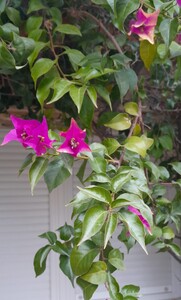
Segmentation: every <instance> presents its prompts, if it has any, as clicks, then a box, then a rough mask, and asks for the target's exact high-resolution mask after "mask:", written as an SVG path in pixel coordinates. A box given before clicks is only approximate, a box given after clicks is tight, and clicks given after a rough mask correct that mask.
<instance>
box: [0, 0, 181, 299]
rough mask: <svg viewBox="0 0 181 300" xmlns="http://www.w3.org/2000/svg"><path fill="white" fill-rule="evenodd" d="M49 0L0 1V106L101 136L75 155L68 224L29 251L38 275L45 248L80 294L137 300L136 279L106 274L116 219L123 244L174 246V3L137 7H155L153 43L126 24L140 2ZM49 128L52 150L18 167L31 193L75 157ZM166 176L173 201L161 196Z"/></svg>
mask: <svg viewBox="0 0 181 300" xmlns="http://www.w3.org/2000/svg"><path fill="white" fill-rule="evenodd" d="M50 2H51V1H47V0H42V1H33V0H31V1H28V7H26V6H25V5H24V4H23V1H21V0H20V1H19V3H21V6H19V5H18V4H16V1H4V0H2V1H1V3H0V37H1V42H0V74H1V79H2V80H1V82H2V92H1V97H0V111H1V112H3V113H7V109H8V108H9V109H10V113H11V108H12V107H14V106H16V107H17V108H18V109H19V108H26V109H27V115H26V119H27V118H35V119H42V115H43V114H44V115H46V117H47V119H48V123H49V126H50V127H51V128H52V129H53V130H57V129H58V130H61V131H66V130H67V128H68V126H69V123H70V119H71V118H72V117H73V118H74V119H76V120H77V122H78V124H79V126H80V127H81V129H82V130H83V129H84V128H85V129H86V130H87V140H86V143H89V140H91V139H92V137H91V136H92V135H97V136H98V137H99V139H100V142H95V143H92V144H90V143H89V147H90V152H84V153H81V151H80V153H78V155H77V156H75V157H76V160H80V161H81V162H82V163H81V165H80V168H79V170H78V172H77V177H78V178H79V179H80V182H81V184H82V185H83V186H81V187H79V188H78V189H79V191H78V192H77V194H76V195H75V196H74V199H73V200H72V201H71V202H70V206H71V208H72V226H71V225H68V224H65V225H64V226H61V227H60V228H59V229H58V230H57V232H56V233H54V232H50V231H48V232H46V233H43V234H41V235H40V237H41V238H43V239H46V243H47V244H46V245H45V246H44V247H42V248H41V249H40V250H38V252H37V253H36V255H35V258H34V268H35V273H36V276H39V275H40V274H42V273H43V272H44V271H45V269H46V261H47V257H48V255H49V253H50V252H51V251H53V252H55V253H56V254H57V255H59V267H60V269H61V271H62V272H63V273H64V274H65V276H67V277H68V278H69V280H70V281H71V283H72V285H73V286H74V282H75V281H76V283H77V284H78V285H79V286H80V287H81V289H82V291H83V296H84V299H85V300H89V299H91V298H92V296H93V294H94V292H95V291H96V289H97V288H98V285H99V284H105V286H106V287H107V289H108V293H109V296H110V299H111V300H129V299H130V300H131V299H132V300H137V299H138V297H139V287H137V286H134V285H126V286H124V287H122V288H121V287H119V284H118V282H117V281H116V279H115V278H114V276H113V273H114V271H116V270H123V269H124V254H125V253H122V252H121V251H120V250H119V248H114V247H113V245H112V237H114V239H115V238H116V232H117V229H118V228H119V235H118V237H117V239H118V241H119V242H120V244H122V243H124V245H125V246H126V248H127V250H128V252H129V251H130V249H131V248H132V247H134V245H135V243H136V242H138V243H139V244H140V246H141V247H142V248H143V250H144V251H145V252H146V253H147V249H146V245H147V244H152V245H153V246H155V247H156V249H157V250H158V251H159V252H164V251H169V252H170V253H172V254H173V255H174V256H175V255H176V256H180V255H181V251H180V248H179V246H178V245H177V243H176V241H175V232H176V231H178V232H179V230H180V225H181V207H180V196H181V192H180V188H181V179H180V175H181V162H180V153H181V147H180V136H181V125H180V119H179V113H180V109H181V106H180V91H181V80H180V78H181V45H180V39H179V38H180V33H179V31H180V17H179V13H180V12H179V7H178V5H172V4H173V1H167V2H165V1H163V0H160V1H156V0H155V1H154V0H153V1H150V0H148V1H143V2H144V3H143V6H142V8H143V10H144V11H145V12H147V13H152V12H153V11H155V10H158V9H159V10H160V13H159V17H158V22H157V24H156V27H155V30H154V32H155V37H154V44H151V43H150V42H149V41H148V40H147V39H143V40H140V41H139V37H138V35H134V34H130V33H129V31H130V20H133V19H135V18H136V14H137V10H138V8H139V6H140V1H137V0H134V1H129V0H123V1H117V0H114V1H113V0H93V1H83V0H82V1H78V2H76V1H71V0H70V1H53V3H51V4H50ZM142 29H143V28H142ZM82 130H80V135H81V138H80V140H79V141H78V143H77V141H76V138H75V137H76V130H75V132H73V136H72V139H70V140H69V141H68V142H67V147H70V148H71V149H74V147H75V148H76V147H77V146H79V145H80V144H81V142H82V140H83V138H82V136H83V135H84V131H82ZM24 133H26V132H23V133H22V134H20V136H19V137H18V138H19V139H23V137H24ZM74 135H75V136H74ZM49 136H50V137H51V138H52V139H53V146H52V148H51V149H48V150H47V152H46V153H45V154H43V155H42V156H38V157H37V156H36V155H35V154H33V153H30V154H28V156H27V157H26V158H25V160H24V162H23V164H22V166H21V167H20V170H19V174H21V173H22V172H23V171H24V170H25V169H26V168H29V179H30V185H31V191H32V193H33V191H34V188H35V186H36V184H38V181H39V180H40V179H41V178H42V177H44V180H45V183H46V184H47V187H48V190H49V192H51V191H52V190H53V189H55V188H57V187H58V186H59V185H61V184H62V183H63V182H64V181H65V180H66V179H67V178H69V176H71V174H72V168H73V164H74V157H73V156H71V155H70V154H68V153H61V152H59V149H58V148H59V146H60V145H62V139H60V137H59V134H58V133H57V132H54V131H50V132H49ZM41 138H42V137H41V136H40V141H39V142H41ZM23 146H24V147H26V144H23ZM57 150H58V151H57ZM64 150H65V149H64ZM87 167H88V168H89V169H88V170H90V172H89V174H88V175H87V172H85V171H86V170H87V169H86V168H87ZM85 174H86V176H87V177H86V178H85ZM84 185H85V186H84ZM170 186H171V187H172V188H173V189H174V191H175V194H174V196H173V199H172V198H171V197H169V199H167V197H168V195H167V193H166V192H167V189H166V188H167V187H170ZM153 213H154V214H153ZM150 233H151V234H152V235H150ZM123 276H124V275H123Z"/></svg>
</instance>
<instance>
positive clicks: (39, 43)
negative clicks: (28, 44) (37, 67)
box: [28, 41, 47, 68]
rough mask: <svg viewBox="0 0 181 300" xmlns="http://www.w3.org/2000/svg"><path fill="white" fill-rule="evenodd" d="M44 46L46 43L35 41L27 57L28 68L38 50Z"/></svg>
mask: <svg viewBox="0 0 181 300" xmlns="http://www.w3.org/2000/svg"><path fill="white" fill-rule="evenodd" d="M45 47H47V43H44V42H37V41H36V43H35V48H34V51H33V52H32V53H31V55H30V56H29V57H28V62H29V65H30V68H31V67H32V65H33V63H34V61H35V59H36V58H37V56H38V55H39V53H40V51H41V50H42V49H43V48H45Z"/></svg>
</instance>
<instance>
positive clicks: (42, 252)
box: [34, 245, 51, 276]
mask: <svg viewBox="0 0 181 300" xmlns="http://www.w3.org/2000/svg"><path fill="white" fill-rule="evenodd" d="M50 250H51V246H50V245H46V246H44V247H42V248H41V249H39V250H38V251H37V253H36V254H35V257H34V269H35V274H36V276H39V275H41V274H42V273H43V272H44V271H45V269H46V260H47V256H48V254H49V252H50Z"/></svg>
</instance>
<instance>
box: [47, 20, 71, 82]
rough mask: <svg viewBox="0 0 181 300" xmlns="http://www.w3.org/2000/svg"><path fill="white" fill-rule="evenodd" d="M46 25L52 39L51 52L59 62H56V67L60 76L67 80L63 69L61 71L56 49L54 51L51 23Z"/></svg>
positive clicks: (48, 22)
mask: <svg viewBox="0 0 181 300" xmlns="http://www.w3.org/2000/svg"><path fill="white" fill-rule="evenodd" d="M44 24H45V27H46V29H47V32H48V36H49V39H50V48H51V51H52V53H53V55H54V57H55V59H56V60H57V62H56V67H57V69H58V71H59V73H60V75H61V76H62V77H63V78H65V79H66V77H65V74H64V73H63V72H62V69H61V68H60V66H59V63H58V56H57V54H56V52H55V49H54V44H53V38H52V34H51V25H50V21H49V20H47V21H45V22H44Z"/></svg>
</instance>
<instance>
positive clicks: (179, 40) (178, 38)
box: [176, 32, 181, 45]
mask: <svg viewBox="0 0 181 300" xmlns="http://www.w3.org/2000/svg"><path fill="white" fill-rule="evenodd" d="M176 42H177V43H178V44H179V45H181V32H179V33H178V34H177V36H176Z"/></svg>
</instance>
